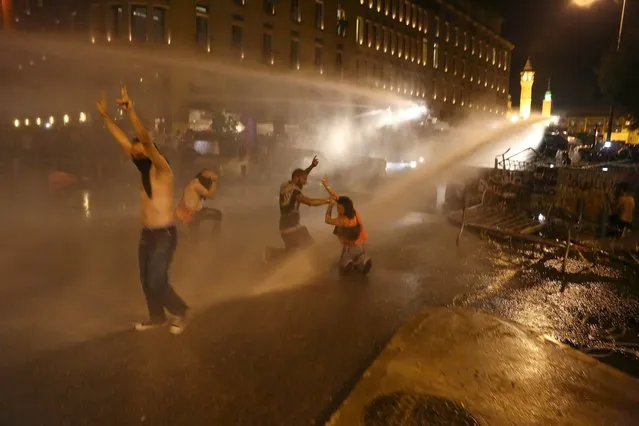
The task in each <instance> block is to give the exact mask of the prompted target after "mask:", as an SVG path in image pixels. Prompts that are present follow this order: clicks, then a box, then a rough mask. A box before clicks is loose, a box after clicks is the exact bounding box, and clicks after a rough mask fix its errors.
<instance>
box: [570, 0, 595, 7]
mask: <svg viewBox="0 0 639 426" xmlns="http://www.w3.org/2000/svg"><path fill="white" fill-rule="evenodd" d="M596 1H597V0H572V2H573V3H574V4H576V5H577V6H579V7H590V6H592V5H593V4H594V3H595V2H596Z"/></svg>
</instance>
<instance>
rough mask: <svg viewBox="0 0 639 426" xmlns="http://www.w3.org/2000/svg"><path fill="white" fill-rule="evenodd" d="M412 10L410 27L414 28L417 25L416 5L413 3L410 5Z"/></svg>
mask: <svg viewBox="0 0 639 426" xmlns="http://www.w3.org/2000/svg"><path fill="white" fill-rule="evenodd" d="M412 10H413V19H412V21H411V22H412V25H411V26H412V27H413V28H415V27H416V26H417V21H418V15H417V6H415V5H413V6H412Z"/></svg>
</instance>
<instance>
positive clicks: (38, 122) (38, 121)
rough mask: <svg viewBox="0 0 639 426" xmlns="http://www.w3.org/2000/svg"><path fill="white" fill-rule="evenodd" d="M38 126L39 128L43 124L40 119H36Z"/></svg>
mask: <svg viewBox="0 0 639 426" xmlns="http://www.w3.org/2000/svg"><path fill="white" fill-rule="evenodd" d="M36 124H37V125H38V126H39V125H41V124H42V120H40V117H38V118H36Z"/></svg>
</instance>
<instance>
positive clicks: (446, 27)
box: [444, 22, 450, 41]
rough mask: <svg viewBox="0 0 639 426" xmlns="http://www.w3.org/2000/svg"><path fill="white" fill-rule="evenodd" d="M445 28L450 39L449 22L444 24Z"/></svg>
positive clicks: (447, 39) (447, 37)
mask: <svg viewBox="0 0 639 426" xmlns="http://www.w3.org/2000/svg"><path fill="white" fill-rule="evenodd" d="M444 30H445V31H446V34H445V36H446V41H450V24H449V23H448V22H446V24H444Z"/></svg>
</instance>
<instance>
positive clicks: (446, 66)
mask: <svg viewBox="0 0 639 426" xmlns="http://www.w3.org/2000/svg"><path fill="white" fill-rule="evenodd" d="M444 72H448V52H444Z"/></svg>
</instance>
